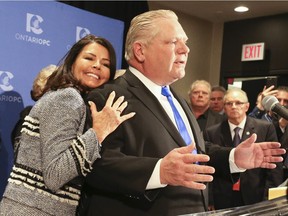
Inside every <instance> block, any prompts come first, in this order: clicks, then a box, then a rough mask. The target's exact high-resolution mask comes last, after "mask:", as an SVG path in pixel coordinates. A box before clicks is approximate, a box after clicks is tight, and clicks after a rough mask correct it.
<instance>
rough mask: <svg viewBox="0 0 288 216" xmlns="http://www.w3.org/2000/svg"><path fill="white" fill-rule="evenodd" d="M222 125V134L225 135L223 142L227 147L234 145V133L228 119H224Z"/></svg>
mask: <svg viewBox="0 0 288 216" xmlns="http://www.w3.org/2000/svg"><path fill="white" fill-rule="evenodd" d="M221 124H222V127H221V134H222V136H223V139H224V140H223V143H225V146H227V147H234V146H233V144H232V135H231V132H230V126H229V124H228V120H226V121H223V122H222V123H221Z"/></svg>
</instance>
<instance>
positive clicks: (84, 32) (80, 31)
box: [76, 26, 90, 42]
mask: <svg viewBox="0 0 288 216" xmlns="http://www.w3.org/2000/svg"><path fill="white" fill-rule="evenodd" d="M88 34H90V31H89V29H87V28H83V27H81V26H77V27H76V42H77V41H78V40H80V39H81V38H83V37H85V36H86V35H88Z"/></svg>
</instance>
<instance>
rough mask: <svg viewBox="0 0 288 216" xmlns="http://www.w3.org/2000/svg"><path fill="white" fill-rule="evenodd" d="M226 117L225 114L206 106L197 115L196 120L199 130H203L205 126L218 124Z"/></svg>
mask: <svg viewBox="0 0 288 216" xmlns="http://www.w3.org/2000/svg"><path fill="white" fill-rule="evenodd" d="M226 119H227V117H226V115H221V114H219V113H217V112H214V111H213V110H210V109H209V108H208V109H207V110H206V111H205V112H204V114H203V115H201V116H199V117H198V119H197V122H198V124H199V127H200V129H201V131H203V130H205V129H206V128H209V127H211V126H213V125H215V124H218V123H220V122H222V121H224V120H226Z"/></svg>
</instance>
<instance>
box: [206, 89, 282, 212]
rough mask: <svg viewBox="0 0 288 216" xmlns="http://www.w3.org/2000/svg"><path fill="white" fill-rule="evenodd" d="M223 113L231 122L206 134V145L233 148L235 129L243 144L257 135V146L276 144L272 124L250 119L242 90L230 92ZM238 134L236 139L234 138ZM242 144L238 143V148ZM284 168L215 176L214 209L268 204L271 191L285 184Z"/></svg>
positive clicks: (208, 130)
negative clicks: (283, 179)
mask: <svg viewBox="0 0 288 216" xmlns="http://www.w3.org/2000/svg"><path fill="white" fill-rule="evenodd" d="M224 104H225V106H224V110H225V113H226V115H227V117H228V120H226V121H223V122H222V123H220V124H217V125H214V126H212V127H210V128H208V129H206V130H205V132H204V139H205V140H206V141H209V142H212V143H217V144H219V145H221V146H225V147H234V146H233V142H232V138H233V137H235V136H237V134H236V132H234V128H237V127H238V128H240V129H239V136H240V137H241V139H240V141H241V140H245V139H247V138H249V137H250V136H251V135H252V134H253V133H256V134H257V142H264V141H277V135H276V131H275V128H274V126H273V124H272V123H270V122H266V121H262V120H258V119H255V118H252V117H247V116H246V112H247V110H248V108H249V103H248V98H247V95H246V93H245V92H244V91H242V90H241V89H236V88H235V89H229V90H228V91H227V93H226V94H225V96H224ZM234 134H235V135H234ZM237 144H239V143H235V145H237ZM282 178H283V171H282V164H278V166H277V168H275V169H273V170H268V169H262V168H257V169H252V170H247V171H245V172H242V173H233V174H229V175H227V176H224V175H221V176H219V175H217V170H216V172H215V175H214V180H213V182H212V185H213V198H214V207H215V209H223V208H230V207H236V206H242V205H248V204H254V203H257V202H261V201H263V200H266V199H267V197H268V189H269V188H271V187H277V186H278V185H280V184H281V183H282Z"/></svg>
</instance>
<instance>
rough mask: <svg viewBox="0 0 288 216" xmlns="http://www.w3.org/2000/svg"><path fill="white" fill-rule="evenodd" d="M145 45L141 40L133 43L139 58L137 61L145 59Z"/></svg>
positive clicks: (136, 56)
mask: <svg viewBox="0 0 288 216" xmlns="http://www.w3.org/2000/svg"><path fill="white" fill-rule="evenodd" d="M144 48H145V46H144V45H143V44H142V43H140V42H135V43H134V44H133V50H134V55H135V58H136V59H137V61H139V62H144V60H145V56H144V52H143V51H144V50H143V49H144Z"/></svg>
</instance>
